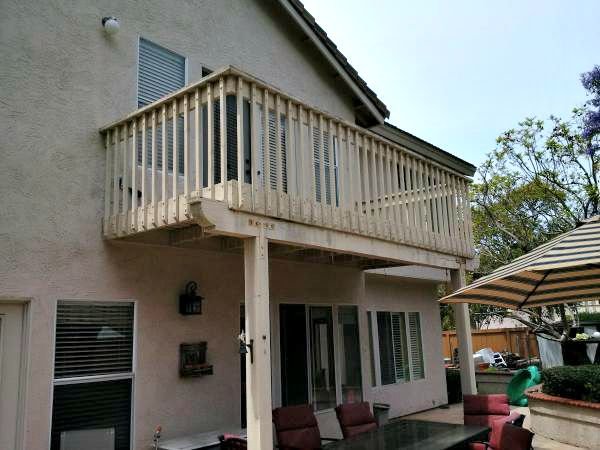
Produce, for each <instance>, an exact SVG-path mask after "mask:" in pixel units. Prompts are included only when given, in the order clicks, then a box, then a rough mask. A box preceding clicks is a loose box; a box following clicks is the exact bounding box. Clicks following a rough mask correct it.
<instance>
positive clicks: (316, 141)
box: [313, 127, 331, 205]
mask: <svg viewBox="0 0 600 450" xmlns="http://www.w3.org/2000/svg"><path fill="white" fill-rule="evenodd" d="M323 133H324V142H323V159H324V160H325V161H324V164H323V165H324V166H325V168H324V170H325V202H326V203H327V204H328V205H331V180H330V179H329V171H330V166H331V163H330V161H331V157H330V151H329V133H328V132H327V131H323ZM320 145H321V130H320V129H319V128H317V127H315V128H313V152H314V155H315V193H316V196H317V198H316V200H317V201H318V202H320V201H321V167H322V165H321V154H320V150H319V149H320Z"/></svg>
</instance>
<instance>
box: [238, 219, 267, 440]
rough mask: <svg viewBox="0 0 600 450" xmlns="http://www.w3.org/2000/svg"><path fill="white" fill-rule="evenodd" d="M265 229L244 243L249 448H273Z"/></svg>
mask: <svg viewBox="0 0 600 450" xmlns="http://www.w3.org/2000/svg"><path fill="white" fill-rule="evenodd" d="M268 258H269V256H268V242H267V239H266V238H265V235H264V228H263V227H262V226H259V231H258V235H257V236H256V237H254V238H249V239H246V240H245V241H244V280H245V307H246V324H245V332H246V342H247V343H249V344H251V345H252V347H251V348H250V349H249V351H251V352H252V357H250V354H247V355H246V408H247V410H246V416H247V432H248V448H249V449H250V450H270V449H272V448H273V431H272V425H271V414H272V413H271V408H272V403H271V342H270V335H271V331H270V318H269V260H268Z"/></svg>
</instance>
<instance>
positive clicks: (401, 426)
mask: <svg viewBox="0 0 600 450" xmlns="http://www.w3.org/2000/svg"><path fill="white" fill-rule="evenodd" d="M488 431H489V428H488V427H482V426H472V425H456V424H451V423H440V422H426V421H421V420H399V421H396V422H391V423H389V424H387V425H385V426H383V427H380V428H379V429H377V430H375V431H370V432H367V433H364V434H361V435H358V436H355V437H353V438H350V439H344V440H342V441H338V442H334V443H333V444H329V445H326V446H325V447H324V448H325V449H326V450H335V449H343V450H396V449H402V450H411V449H415V450H416V449H419V450H442V449H451V448H461V446H463V445H465V446H466V443H467V442H470V441H480V440H486V438H487V433H488ZM465 448H466V447H465Z"/></svg>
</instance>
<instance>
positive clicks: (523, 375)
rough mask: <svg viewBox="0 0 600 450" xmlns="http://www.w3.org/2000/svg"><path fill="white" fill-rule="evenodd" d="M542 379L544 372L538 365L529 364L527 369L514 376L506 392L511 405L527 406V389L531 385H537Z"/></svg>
mask: <svg viewBox="0 0 600 450" xmlns="http://www.w3.org/2000/svg"><path fill="white" fill-rule="evenodd" d="M541 381H542V374H541V373H540V371H539V369H538V368H537V367H536V366H529V367H527V368H526V369H521V370H519V371H518V372H517V373H515V375H514V376H513V377H512V380H510V383H508V388H507V389H506V394H507V395H508V401H509V402H510V404H511V405H517V406H527V397H525V390H526V389H528V388H530V387H531V386H535V385H536V384H539V383H540V382H541Z"/></svg>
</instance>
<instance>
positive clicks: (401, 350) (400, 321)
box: [391, 313, 409, 382]
mask: <svg viewBox="0 0 600 450" xmlns="http://www.w3.org/2000/svg"><path fill="white" fill-rule="evenodd" d="M391 314H392V342H393V345H394V368H395V374H396V382H402V381H408V380H409V364H408V352H407V344H406V321H405V317H404V313H391Z"/></svg>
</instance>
